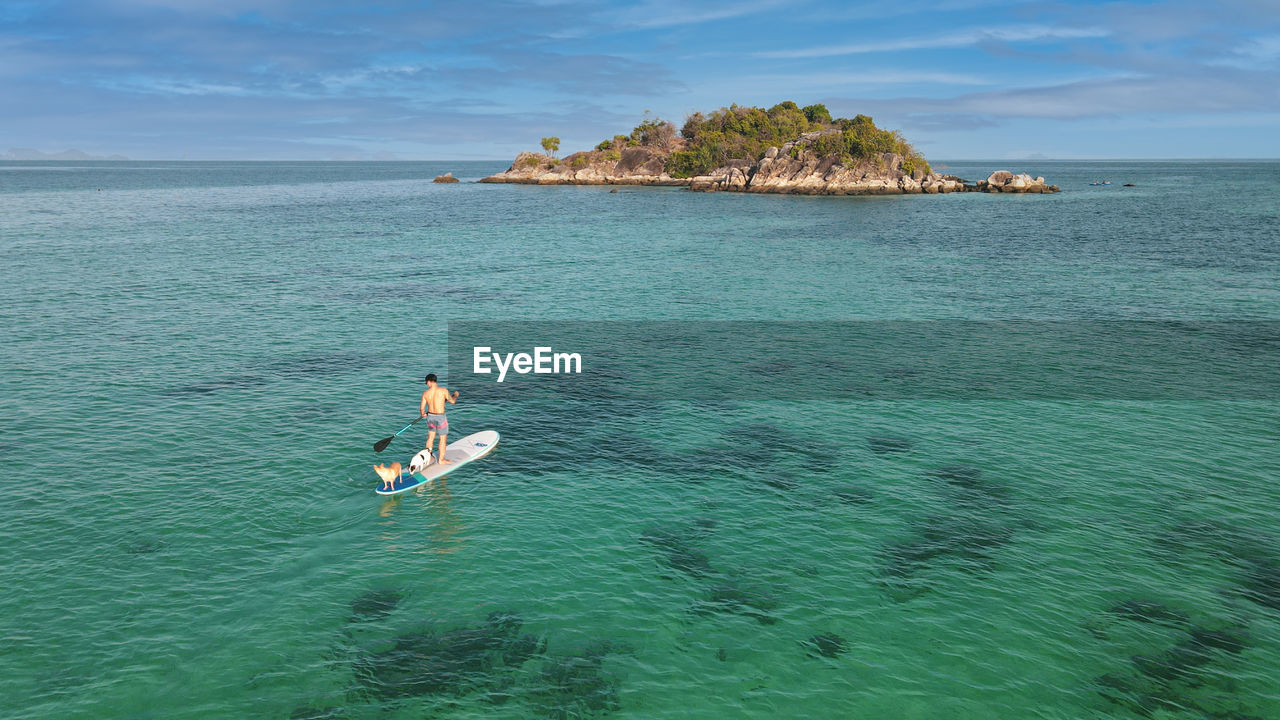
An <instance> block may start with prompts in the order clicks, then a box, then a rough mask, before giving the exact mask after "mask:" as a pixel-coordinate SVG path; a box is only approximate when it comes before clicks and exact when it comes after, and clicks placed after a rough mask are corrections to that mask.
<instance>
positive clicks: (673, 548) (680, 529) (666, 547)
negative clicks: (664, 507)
mask: <svg viewBox="0 0 1280 720" xmlns="http://www.w3.org/2000/svg"><path fill="white" fill-rule="evenodd" d="M702 532H703V531H702V529H700V528H696V527H695V528H690V527H689V526H684V525H672V526H665V527H651V528H647V529H645V530H644V531H643V532H641V533H640V542H641V543H642V544H644V545H648V546H649V547H651V548H654V549H655V550H657V551H658V552H659V553H661V554H662V556H663V558H664V559H665V561H666V564H667V565H668V566H669V567H671V568H674V569H676V570H679V571H680V572H683V573H686V574H688V575H691V576H693V577H704V576H706V575H710V574H712V573H714V572H715V570H713V569H712V567H711V560H710V559H709V558H708V557H707V555H706V553H704V552H702V551H701V550H700V549H698V548H697V546H695V545H694V541H696V540H697V539H698V538H699V537H701V534H702Z"/></svg>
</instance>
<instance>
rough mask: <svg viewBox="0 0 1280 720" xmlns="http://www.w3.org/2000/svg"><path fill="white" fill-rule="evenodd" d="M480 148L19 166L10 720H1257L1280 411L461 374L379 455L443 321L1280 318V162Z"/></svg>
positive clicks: (13, 268)
mask: <svg viewBox="0 0 1280 720" xmlns="http://www.w3.org/2000/svg"><path fill="white" fill-rule="evenodd" d="M1005 166H1007V163H993V162H982V163H962V162H953V163H951V167H950V170H949V171H950V172H954V173H956V174H959V175H961V176H963V177H970V178H973V177H982V176H985V175H986V173H988V172H989V171H990V170H993V169H996V168H998V167H1005ZM502 167H503V165H502V164H500V163H474V164H468V163H456V162H455V163H370V164H345V163H333V164H327V163H314V164H307V163H295V164H290V163H261V164H251V163H170V164H166V163H84V164H76V165H71V164H49V163H44V164H41V163H0V315H2V316H3V322H4V328H5V334H4V341H3V344H0V354H2V359H3V365H2V367H3V370H2V371H0V397H3V398H4V412H3V413H0V468H3V478H4V483H5V486H4V492H3V494H2V495H0V511H2V512H3V517H4V518H5V520H4V522H3V524H0V712H2V714H3V715H4V716H5V717H9V718H46V717H58V718H99V717H136V718H151V717H154V718H185V717H191V718H197V717H199V718H203V717H238V716H243V717H280V718H288V717H299V718H301V717H331V718H339V717H349V718H372V717H378V718H384V717H391V718H401V717H404V718H408V717H423V716H424V715H427V716H431V717H444V718H463V717H486V718H488V717H495V718H527V717H554V718H567V717H610V718H659V717H672V718H676V717H680V718H685V717H707V718H719V717H751V718H775V717H796V718H800V717H814V718H825V717H886V718H889V717H892V718H990V717H1041V718H1082V717H1123V718H1137V717H1160V718H1246V717H1257V718H1280V683H1277V682H1276V678H1277V671H1276V668H1277V667H1280V515H1278V514H1277V509H1280V488H1277V483H1276V480H1277V477H1280V443H1278V441H1280V430H1277V428H1280V423H1278V422H1277V417H1276V415H1277V402H1276V399H1275V398H1273V397H1260V398H1258V399H1255V400H1241V399H1239V398H1234V397H1233V398H1232V399H1223V400H1212V399H1210V400H1204V399H1196V400H1185V399H1179V398H1178V397H1176V396H1174V397H1170V398H1168V399H1166V400H1161V401H1144V402H1136V401H1128V400H1099V399H1089V400H1079V401H1070V400H1068V401H1061V402H1047V401H1031V400H1016V399H1015V400H1003V401H991V402H982V401H973V400H969V399H965V398H957V399H956V400H937V399H932V400H918V399H917V400H898V401H876V402H857V401H852V400H849V399H847V398H842V397H827V396H823V395H821V394H817V393H807V394H805V395H804V396H795V395H793V394H788V393H787V392H786V389H787V381H786V378H785V376H783V377H781V378H777V379H774V380H773V381H774V382H775V383H777V385H776V386H775V388H776V391H777V394H780V395H781V396H782V397H781V399H778V400H766V399H765V398H766V397H769V396H770V395H772V394H774V392H775V391H774V390H770V391H768V394H766V392H765V391H763V390H762V392H761V395H760V396H759V397H749V398H724V399H723V400H722V401H720V402H711V401H708V399H707V398H702V397H700V398H696V401H694V400H692V399H690V400H682V399H681V398H680V397H658V398H654V399H653V402H652V403H651V404H649V405H648V406H647V407H646V408H645V409H644V412H643V413H636V412H620V411H617V408H613V407H610V406H608V404H607V403H606V399H605V398H602V399H601V403H600V405H599V406H593V404H592V403H591V402H590V400H591V398H581V397H579V398H576V399H575V400H576V402H574V403H566V404H564V405H556V404H554V403H552V404H549V403H546V402H545V401H544V399H542V398H534V399H531V400H528V401H522V400H520V399H519V397H516V398H515V399H513V400H512V401H511V402H493V401H483V400H477V401H476V402H473V403H471V404H470V405H469V404H468V402H467V400H468V396H471V397H475V398H481V399H482V398H484V397H485V393H484V392H483V388H480V387H478V386H477V383H478V381H477V380H475V379H470V378H461V379H456V380H453V381H451V382H450V384H451V385H452V386H453V387H456V388H457V389H459V390H460V391H461V392H462V399H461V402H460V403H459V404H458V405H457V406H456V407H455V408H452V409H451V411H450V417H451V423H452V425H453V428H454V431H455V433H467V432H473V431H476V430H480V429H487V428H490V429H496V430H498V431H500V432H501V433H502V436H503V441H502V445H501V446H500V447H499V448H498V449H497V451H496V452H494V453H493V454H492V455H491V456H490V457H489V458H486V459H485V460H484V461H482V462H480V463H477V464H476V465H472V466H470V467H468V468H467V469H466V470H464V471H460V472H459V473H458V474H457V475H456V476H451V477H450V478H449V479H448V480H447V482H445V483H441V484H439V485H437V486H436V487H433V488H431V489H429V490H427V491H425V492H423V493H421V494H416V495H415V494H410V495H409V496H406V497H403V498H399V499H392V500H386V499H384V498H380V497H378V496H376V495H374V493H373V492H372V489H373V487H374V485H375V483H376V478H375V476H374V474H373V473H372V471H371V470H370V465H371V464H372V463H373V462H375V461H381V460H384V459H400V460H401V461H404V460H405V459H406V458H407V457H408V456H409V455H410V454H411V453H412V452H413V451H415V450H416V449H417V448H418V447H420V446H421V444H422V442H423V441H424V440H425V432H419V431H418V429H417V428H415V429H414V430H411V431H409V432H408V433H406V434H405V435H404V436H401V438H400V439H398V440H397V441H396V442H395V443H394V444H393V445H392V446H391V449H390V450H388V451H387V452H386V453H383V454H382V455H375V454H374V453H373V452H372V450H371V445H372V443H373V442H374V441H376V440H377V439H379V438H381V437H384V436H386V435H388V434H390V433H391V432H394V431H395V430H398V429H399V428H400V427H402V426H403V425H404V424H405V423H406V422H408V421H409V420H410V419H412V418H413V417H414V416H415V415H416V411H417V398H418V393H419V392H420V390H421V376H422V375H423V374H424V373H425V372H429V371H432V370H435V371H438V372H439V371H441V370H442V368H444V367H445V364H446V360H447V353H446V350H447V348H446V340H447V336H446V331H447V327H448V323H449V322H450V321H453V322H461V321H465V320H467V319H486V320H493V319H499V320H528V321H536V320H558V321H559V320H628V321H634V320H666V321H670V320H758V321H775V322H786V321H789V320H804V321H822V320H839V321H883V320H917V321H919V320H928V321H938V322H946V321H947V320H951V319H966V320H993V319H1013V318H1016V319H1027V320H1047V321H1073V320H1081V321H1097V320H1105V321H1111V320H1121V321H1123V320H1191V321H1215V322H1230V321H1234V320H1251V321H1259V320H1261V321H1274V320H1280V282H1278V280H1280V237H1278V235H1277V228H1278V227H1280V223H1278V222H1277V221H1278V220H1280V191H1278V190H1277V188H1278V187H1280V163H1275V162H1257V163H1241V162H1235V163H1230V162H1221V163H1215V162H1201V163H1172V162H1171V163H1154V162H1152V163H1069V162H1037V163H1035V165H1034V167H1027V168H1025V169H1026V170H1028V171H1031V172H1033V173H1034V174H1042V175H1044V176H1045V177H1046V178H1047V179H1048V180H1049V181H1050V182H1054V183H1057V184H1059V185H1061V186H1062V187H1063V188H1064V191H1063V192H1062V193H1060V194H1058V195H1053V196H1029V197H1005V196H997V197H992V196H986V195H973V194H966V195H951V196H933V197H887V198H810V197H757V196H744V195H734V194H715V195H704V194H694V193H688V192H683V191H679V190H670V189H623V190H621V191H620V192H618V193H617V194H611V193H609V191H608V188H538V187H524V186H491V185H475V184H468V183H465V182H464V183H463V184H459V185H433V184H431V183H430V178H432V177H433V176H435V175H436V174H439V173H443V172H445V171H453V172H454V173H455V174H456V175H459V176H460V177H462V178H463V179H464V180H470V179H475V178H478V177H480V176H483V175H485V174H488V173H490V172H493V171H496V170H500V169H502ZM1011 169H1013V170H1015V171H1019V170H1023V169H1024V168H1021V167H1013V168H1011ZM1097 178H1109V179H1111V180H1112V181H1113V183H1114V184H1113V185H1112V186H1109V187H1089V186H1088V185H1087V183H1088V182H1089V181H1091V180H1094V179H1097ZM1124 182H1132V183H1135V187H1132V188H1123V187H1120V184H1121V183H1124ZM744 352H750V348H744ZM1271 352H1274V346H1273V347H1272V348H1271ZM657 379H659V380H660V379H661V376H659V377H658V378H657ZM446 380H449V379H448V378H446ZM674 380H675V379H674V378H673V381H674ZM602 408H603V409H602Z"/></svg>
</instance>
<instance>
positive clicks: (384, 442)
mask: <svg viewBox="0 0 1280 720" xmlns="http://www.w3.org/2000/svg"><path fill="white" fill-rule="evenodd" d="M395 439H396V436H395V435H392V436H390V437H384V438H382V439H381V440H379V441H378V442H376V443H374V444H373V451H374V452H379V453H380V452H382V451H383V450H386V449H387V446H388V445H390V444H391V441H392V440H395Z"/></svg>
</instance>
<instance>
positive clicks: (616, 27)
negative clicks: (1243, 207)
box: [0, 0, 1280, 160]
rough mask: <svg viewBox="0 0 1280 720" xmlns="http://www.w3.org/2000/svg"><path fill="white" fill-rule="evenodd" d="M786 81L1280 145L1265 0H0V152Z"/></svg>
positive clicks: (205, 140)
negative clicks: (725, 0)
mask: <svg viewBox="0 0 1280 720" xmlns="http://www.w3.org/2000/svg"><path fill="white" fill-rule="evenodd" d="M782 100H793V101H795V102H797V103H799V104H800V105H807V104H810V103H815V102H821V103H825V104H826V105H827V107H828V108H830V110H831V111H832V114H833V115H837V116H841V115H843V116H852V115H854V114H857V113H863V114H867V115H871V116H872V117H874V118H875V120H876V123H877V124H878V125H880V126H881V127H889V128H896V129H900V130H902V131H903V133H904V134H905V135H906V136H907V138H908V139H909V140H910V141H912V142H913V143H914V144H915V145H916V147H917V148H919V149H920V150H921V151H922V152H923V153H924V154H925V155H926V156H927V157H929V158H931V159H937V160H945V159H961V158H975V159H979V158H980V159H987V158H991V159H1006V158H1007V159H1026V158H1197V157H1211V158H1212V157H1224V158H1225V157H1232V158H1236V157H1244V158H1256V157H1270V158H1275V157H1280V132H1277V131H1278V130H1280V0H1194V1H1192V0H1186V1H1183V0H1167V1H1162V2H1135V1H1129V2H1090V1H1087V0H1084V1H1079V0H1071V1H1061V2H1019V1H1016V0H1013V1H997V0H929V1H928V2H914V1H912V0H897V1H896V2H884V1H883V0H880V1H878V2H874V3H864V2H805V1H792V2H780V1H776V0H733V1H732V2H720V1H719V0H635V1H629V2H603V1H599V0H596V1H588V2H577V1H575V0H533V1H531V2H489V1H487V0H471V1H470V2H407V1H406V2H398V1H395V0H366V1H364V2H331V1H329V0H116V1H113V2H108V1H105V0H75V1H74V2H22V1H18V0H0V152H3V151H4V150H5V149H7V148H10V147H13V148H35V149H38V150H42V151H45V152H55V151H61V150H66V149H68V148H76V149H79V150H83V151H86V152H90V153H94V154H112V153H119V154H123V155H126V156H129V157H131V158H135V159H157V160H163V159H184V158H187V159H192V160H195V159H211V160H242V159H244V160H283V159H299V160H331V159H332V160H357V159H403V160H421V159H442V160H443V159H449V160H479V159H500V160H509V159H510V158H512V157H513V156H514V155H515V153H517V152H519V151H521V150H534V149H537V147H538V141H539V139H540V138H541V137H543V136H547V135H555V136H558V137H560V138H561V139H562V144H561V148H562V150H563V151H572V150H577V149H588V148H590V147H591V146H594V145H595V144H596V143H597V142H599V141H600V140H602V139H604V138H607V137H611V136H613V135H615V134H617V133H624V132H628V131H629V130H630V128H631V127H633V126H634V125H635V124H636V122H637V121H639V120H640V119H641V118H642V117H643V114H644V113H645V111H649V112H650V113H651V115H656V116H658V117H662V118H666V119H670V120H673V121H675V122H676V123H677V125H678V124H680V123H681V122H682V120H683V118H684V117H685V116H686V115H687V114H689V113H690V112H693V111H696V110H703V111H707V110H713V109H715V108H718V107H721V106H724V105H729V104H731V103H738V104H740V105H760V106H764V107H768V106H770V105H773V104H775V103H777V102H779V101H782Z"/></svg>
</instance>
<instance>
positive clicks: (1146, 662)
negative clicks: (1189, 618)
mask: <svg viewBox="0 0 1280 720" xmlns="http://www.w3.org/2000/svg"><path fill="white" fill-rule="evenodd" d="M1247 647H1248V640H1247V637H1246V635H1245V634H1244V632H1243V630H1242V629H1240V628H1234V627H1229V628H1204V627H1193V628H1191V629H1190V630H1189V631H1188V632H1187V634H1186V635H1185V636H1184V637H1183V638H1182V639H1181V640H1179V641H1178V642H1177V643H1175V644H1174V645H1172V646H1170V647H1167V648H1166V649H1165V650H1163V651H1160V652H1156V653H1151V654H1139V655H1134V656H1132V657H1130V658H1129V667H1128V669H1127V670H1126V671H1124V672H1120V673H1108V674H1106V675H1102V676H1100V677H1098V678H1096V679H1095V682H1096V684H1097V686H1098V688H1099V689H1098V693H1099V694H1100V695H1102V697H1103V698H1105V699H1106V700H1107V701H1108V702H1111V703H1113V704H1115V705H1119V706H1121V707H1124V708H1127V709H1129V710H1131V711H1132V712H1135V713H1137V714H1139V715H1142V716H1143V717H1151V716H1152V715H1154V714H1155V713H1157V712H1179V713H1185V712H1187V711H1193V712H1196V713H1199V714H1202V715H1203V716H1204V717H1209V718H1226V717H1233V718H1243V717H1247V715H1245V714H1243V711H1242V708H1241V707H1239V705H1240V703H1239V702H1238V701H1235V700H1233V701H1232V705H1233V706H1234V707H1221V706H1219V705H1220V704H1219V699H1220V698H1221V697H1223V696H1224V693H1223V691H1224V690H1226V691H1227V692H1226V693H1225V696H1226V697H1231V696H1232V695H1233V693H1231V692H1230V690H1229V688H1223V687H1220V680H1219V678H1220V677H1223V676H1224V673H1223V672H1222V671H1221V669H1220V668H1219V667H1218V666H1219V665H1221V664H1222V663H1225V662H1228V661H1229V660H1230V659H1231V658H1232V657H1234V656H1236V655H1239V654H1240V653H1241V652H1243V651H1244V649H1245V648H1247Z"/></svg>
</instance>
